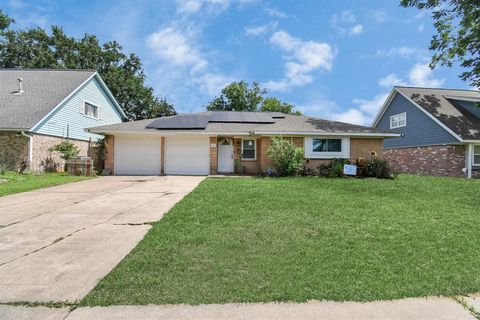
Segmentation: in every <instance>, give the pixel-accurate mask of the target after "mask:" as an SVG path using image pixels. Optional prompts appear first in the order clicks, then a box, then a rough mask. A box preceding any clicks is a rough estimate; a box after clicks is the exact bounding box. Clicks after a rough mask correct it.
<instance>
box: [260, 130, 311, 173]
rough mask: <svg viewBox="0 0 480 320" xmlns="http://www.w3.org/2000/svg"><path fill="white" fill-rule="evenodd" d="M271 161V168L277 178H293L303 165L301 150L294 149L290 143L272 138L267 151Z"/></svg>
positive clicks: (278, 138)
mask: <svg viewBox="0 0 480 320" xmlns="http://www.w3.org/2000/svg"><path fill="white" fill-rule="evenodd" d="M267 155H268V157H269V158H270V159H272V161H273V168H274V169H275V171H276V173H277V175H279V176H293V175H296V174H297V173H298V171H299V170H300V168H301V167H302V165H303V148H299V147H296V146H295V145H294V144H293V142H292V141H290V140H287V139H283V138H282V137H274V138H273V139H272V143H271V144H270V147H269V148H268V150H267Z"/></svg>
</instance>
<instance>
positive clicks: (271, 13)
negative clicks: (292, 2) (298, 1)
mask: <svg viewBox="0 0 480 320" xmlns="http://www.w3.org/2000/svg"><path fill="white" fill-rule="evenodd" d="M265 12H266V13H267V14H268V15H269V16H270V17H274V18H286V17H287V14H286V13H284V12H282V11H280V10H278V9H275V8H265Z"/></svg>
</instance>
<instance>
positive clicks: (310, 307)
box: [0, 297, 480, 320]
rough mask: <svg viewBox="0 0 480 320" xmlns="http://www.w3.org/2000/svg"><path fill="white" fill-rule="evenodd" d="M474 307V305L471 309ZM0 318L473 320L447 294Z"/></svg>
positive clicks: (12, 313)
mask: <svg viewBox="0 0 480 320" xmlns="http://www.w3.org/2000/svg"><path fill="white" fill-rule="evenodd" d="M466 302H467V304H468V305H469V307H474V308H478V307H480V297H477V298H468V299H466ZM476 310H478V309H476ZM0 319H2V320H13V319H15V320H27V319H35V320H37V319H38V320H40V319H48V320H64V319H66V320H130V319H142V320H160V319H168V320H179V319H182V320H183V319H185V320H190V319H192V320H193V319H195V320H199V319H201V320H213V319H229V320H240V319H248V320H269V319H272V320H273V319H275V320H293V319H302V320H313V319H315V320H319V319H320V320H323V319H325V320H327V319H334V320H346V319H349V320H352V319H354V320H357V319H358V320H360V319H368V320H377V319H378V320H403V319H405V320H407V319H409V320H410V319H422V320H430V319H431V320H451V319H455V320H462V319H465V320H475V319H476V318H475V316H474V315H473V314H472V313H471V312H470V311H469V310H467V309H466V308H465V307H464V306H462V305H461V304H460V303H458V302H457V301H455V300H454V299H452V298H415V299H414V298H411V299H402V300H395V301H378V302H367V303H360V302H329V301H322V302H317V301H315V302H309V303H265V304H260V303H254V304H224V305H218V304H210V305H199V306H188V305H171V306H154V305H147V306H113V307H94V308H77V309H75V310H73V311H70V310H69V309H68V308H56V309H55V308H46V307H34V308H29V307H24V306H8V305H1V306H0Z"/></svg>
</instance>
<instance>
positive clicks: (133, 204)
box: [0, 176, 204, 302]
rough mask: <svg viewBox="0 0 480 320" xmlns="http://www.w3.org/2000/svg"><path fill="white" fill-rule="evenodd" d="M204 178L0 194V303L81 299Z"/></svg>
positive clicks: (97, 182) (127, 180)
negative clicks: (154, 222)
mask: <svg viewBox="0 0 480 320" xmlns="http://www.w3.org/2000/svg"><path fill="white" fill-rule="evenodd" d="M203 179H204V178H203V177H186V176H167V177H119V176H116V177H114V176H111V177H100V178H96V179H92V180H87V181H82V182H76V183H71V184H66V185H62V186H56V187H52V188H46V189H40V190H37V191H32V192H25V193H20V194H16V195H11V196H6V197H0V302H20V301H25V302H48V301H68V302H73V301H76V300H78V299H81V298H82V297H84V296H85V295H86V294H87V293H88V292H89V291H90V290H91V289H93V287H94V286H95V285H96V283H97V282H98V280H100V279H101V278H102V277H103V276H105V275H106V274H107V273H108V272H110V270H112V269H113V267H115V265H117V264H118V263H119V262H120V261H121V260H122V259H123V257H125V256H126V255H127V254H128V253H129V252H130V251H131V250H132V249H133V248H134V247H135V246H136V244H137V243H138V242H139V241H140V240H141V239H142V238H143V236H144V235H145V233H146V232H147V231H148V229H149V228H150V225H149V224H148V222H153V221H157V220H159V219H160V218H162V216H163V215H164V214H165V213H166V212H167V211H168V210H169V209H170V208H171V207H173V206H174V205H175V204H176V203H177V202H178V201H180V200H181V199H182V198H183V197H184V196H185V195H186V194H188V193H189V192H190V191H192V190H193V189H194V188H195V187H196V186H197V185H198V184H199V183H200V182H201V181H202V180H203Z"/></svg>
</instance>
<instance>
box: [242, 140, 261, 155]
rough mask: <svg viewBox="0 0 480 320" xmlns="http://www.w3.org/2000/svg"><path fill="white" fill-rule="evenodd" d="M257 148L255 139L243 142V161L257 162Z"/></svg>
mask: <svg viewBox="0 0 480 320" xmlns="http://www.w3.org/2000/svg"><path fill="white" fill-rule="evenodd" d="M256 147H257V144H256V141H255V139H244V140H242V160H255V159H256V158H257V156H256V155H257V148H256Z"/></svg>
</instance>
